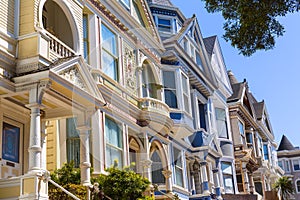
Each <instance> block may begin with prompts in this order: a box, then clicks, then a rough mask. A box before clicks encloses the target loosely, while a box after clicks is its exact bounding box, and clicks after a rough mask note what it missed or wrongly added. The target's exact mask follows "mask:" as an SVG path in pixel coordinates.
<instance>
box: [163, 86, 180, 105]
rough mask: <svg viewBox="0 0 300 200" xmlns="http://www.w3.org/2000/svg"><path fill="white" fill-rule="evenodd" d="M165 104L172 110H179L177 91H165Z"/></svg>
mask: <svg viewBox="0 0 300 200" xmlns="http://www.w3.org/2000/svg"><path fill="white" fill-rule="evenodd" d="M165 103H166V104H167V105H168V106H169V107H170V108H178V105H177V97H176V90H165Z"/></svg>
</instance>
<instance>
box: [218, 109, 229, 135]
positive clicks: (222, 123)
mask: <svg viewBox="0 0 300 200" xmlns="http://www.w3.org/2000/svg"><path fill="white" fill-rule="evenodd" d="M215 111H216V122H217V131H218V134H219V137H221V138H228V134H227V122H226V112H225V109H221V108H216V109H215Z"/></svg>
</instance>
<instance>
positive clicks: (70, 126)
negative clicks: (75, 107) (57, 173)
mask: <svg viewBox="0 0 300 200" xmlns="http://www.w3.org/2000/svg"><path fill="white" fill-rule="evenodd" d="M67 161H68V162H71V161H73V162H74V166H75V167H79V164H80V138H79V131H78V130H77V129H76V118H69V119H67Z"/></svg>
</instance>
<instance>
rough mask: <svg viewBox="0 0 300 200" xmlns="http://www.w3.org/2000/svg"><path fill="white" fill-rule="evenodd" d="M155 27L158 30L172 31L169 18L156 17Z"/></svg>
mask: <svg viewBox="0 0 300 200" xmlns="http://www.w3.org/2000/svg"><path fill="white" fill-rule="evenodd" d="M157 27H158V30H159V31H163V32H171V31H172V23H171V19H163V18H157Z"/></svg>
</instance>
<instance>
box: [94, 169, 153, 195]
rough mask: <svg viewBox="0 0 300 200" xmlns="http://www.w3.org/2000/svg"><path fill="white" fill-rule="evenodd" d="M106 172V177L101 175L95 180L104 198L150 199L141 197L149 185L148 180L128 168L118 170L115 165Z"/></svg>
mask: <svg viewBox="0 0 300 200" xmlns="http://www.w3.org/2000/svg"><path fill="white" fill-rule="evenodd" d="M106 171H107V172H108V175H104V174H101V175H99V177H98V178H97V179H96V182H97V183H98V184H99V189H100V190H101V191H103V193H104V194H105V196H108V197H110V198H111V199H113V200H134V199H144V200H150V199H151V198H150V197H144V196H143V193H144V192H145V190H146V189H147V188H148V187H149V185H150V182H149V180H148V179H146V178H143V177H142V176H141V175H139V174H136V173H135V172H134V171H132V170H130V167H125V168H124V169H119V168H117V165H116V164H115V165H114V167H111V168H108V169H107V170H106ZM149 198H150V199H149Z"/></svg>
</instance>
